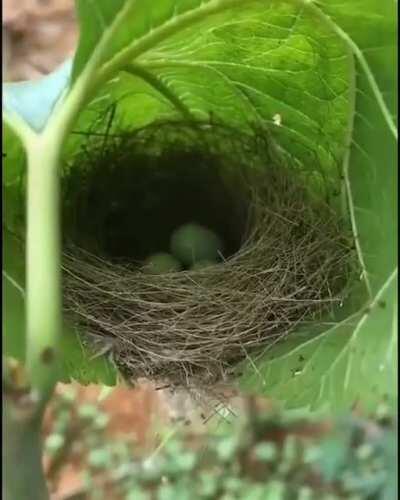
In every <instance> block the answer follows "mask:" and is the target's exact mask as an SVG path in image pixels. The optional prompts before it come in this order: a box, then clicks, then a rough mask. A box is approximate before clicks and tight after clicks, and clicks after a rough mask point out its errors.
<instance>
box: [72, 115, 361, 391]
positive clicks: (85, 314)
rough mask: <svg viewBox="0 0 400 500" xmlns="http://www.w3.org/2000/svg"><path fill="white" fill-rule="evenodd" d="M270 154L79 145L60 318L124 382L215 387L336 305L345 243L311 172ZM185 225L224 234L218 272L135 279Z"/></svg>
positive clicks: (210, 131)
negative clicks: (111, 365)
mask: <svg viewBox="0 0 400 500" xmlns="http://www.w3.org/2000/svg"><path fill="white" fill-rule="evenodd" d="M270 149H271V146H270V144H269V141H268V140H267V138H266V136H265V135H260V134H253V135H248V136H246V135H245V134H243V133H241V134H237V133H236V132H234V131H232V130H229V129H227V128H225V127H220V126H216V125H208V126H199V125H194V124H188V123H180V124H178V123H163V124H154V125H151V126H149V127H146V128H143V129H141V130H137V131H135V132H130V133H126V134H118V135H112V134H109V136H108V137H107V141H106V143H105V140H104V137H103V138H101V139H99V138H96V137H93V138H89V142H88V143H87V144H86V146H85V149H84V150H82V151H81V152H80V153H79V154H78V155H77V156H76V157H75V158H74V161H73V163H72V164H71V165H69V166H68V168H66V170H65V175H64V179H63V190H64V199H65V203H64V227H65V242H64V244H65V250H64V262H63V272H64V309H65V314H66V317H67V318H68V320H69V322H70V323H72V324H73V325H74V326H76V327H77V329H78V330H79V332H81V335H82V338H83V340H84V342H85V344H87V345H89V346H90V348H91V349H92V350H93V352H94V353H103V352H109V353H110V354H112V357H113V360H114V362H115V364H116V366H117V367H118V368H119V370H120V372H121V373H122V374H123V375H124V376H125V377H126V378H128V379H129V380H131V381H132V382H134V381H135V380H137V379H139V378H143V377H145V378H148V379H151V380H153V381H157V382H162V383H168V384H171V385H172V386H175V387H187V388H189V387H196V388H199V389H205V388H207V387H212V386H214V385H215V384H217V383H218V382H221V381H226V380H229V379H230V378H231V375H232V374H233V373H234V371H235V367H237V365H238V363H240V362H241V361H243V360H244V359H246V358H247V357H249V356H255V355H258V354H260V353H262V352H264V351H265V350H266V349H268V348H269V347H270V346H271V345H273V344H275V343H276V342H279V341H281V340H282V339H284V338H286V337H287V336H288V335H289V334H291V333H292V332H295V330H296V329H297V328H298V327H299V326H300V325H304V324H305V323H318V322H323V321H324V319H326V317H327V314H328V313H329V312H330V311H331V310H332V308H333V307H334V306H335V305H337V303H338V302H340V301H342V300H343V297H344V294H345V290H346V287H347V284H348V278H349V273H350V260H351V259H350V254H351V251H350V249H349V247H350V238H349V235H348V234H346V233H345V232H344V230H343V227H342V223H341V221H340V219H339V217H338V215H337V214H336V212H335V211H334V210H333V209H331V208H330V206H329V204H328V203H327V202H326V201H322V198H321V197H318V196H314V195H313V191H312V189H311V188H312V186H313V180H312V179H315V174H318V172H317V169H315V171H314V172H313V173H312V175H311V176H310V177H309V179H307V177H306V176H303V175H300V174H299V173H298V172H296V171H295V170H291V169H290V167H289V166H287V165H286V166H283V165H282V164H277V163H276V160H274V159H272V157H271V154H270ZM306 186H307V187H306ZM310 186H311V188H310ZM189 221H195V222H198V223H200V224H203V225H206V226H207V227H210V228H212V229H213V230H215V231H216V232H218V233H219V234H220V235H221V237H222V238H223V239H224V241H225V248H226V251H225V254H224V255H223V256H221V262H220V263H218V264H215V265H212V266H210V267H206V268H204V269H200V270H192V271H189V270H184V271H180V272H173V273H166V274H160V275H152V274H149V273H145V272H143V270H142V268H141V264H140V263H141V261H142V260H143V259H144V258H145V257H146V256H147V255H148V254H150V253H152V252H155V251H165V250H168V242H169V237H170V234H171V232H172V231H173V229H174V228H176V227H177V226H179V225H180V224H182V223H185V222H189Z"/></svg>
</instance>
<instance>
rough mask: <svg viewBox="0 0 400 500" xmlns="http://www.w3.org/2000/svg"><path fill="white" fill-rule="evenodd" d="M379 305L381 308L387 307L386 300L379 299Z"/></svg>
mask: <svg viewBox="0 0 400 500" xmlns="http://www.w3.org/2000/svg"><path fill="white" fill-rule="evenodd" d="M378 306H379V307H380V308H381V309H385V307H386V302H385V301H384V300H379V301H378Z"/></svg>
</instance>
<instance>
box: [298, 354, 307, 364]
mask: <svg viewBox="0 0 400 500" xmlns="http://www.w3.org/2000/svg"><path fill="white" fill-rule="evenodd" d="M305 359H306V358H305V357H304V356H302V355H301V354H300V356H299V362H300V363H301V362H303V361H305Z"/></svg>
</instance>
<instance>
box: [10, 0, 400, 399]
mask: <svg viewBox="0 0 400 500" xmlns="http://www.w3.org/2000/svg"><path fill="white" fill-rule="evenodd" d="M77 7H78V16H79V22H80V27H81V37H80V43H79V47H78V51H77V54H76V57H75V59H74V63H73V70H72V80H71V81H72V84H71V89H70V95H72V96H74V92H75V94H77V95H78V97H79V96H80V94H79V93H81V94H82V96H83V97H84V98H85V99H83V98H82V99H81V100H80V101H79V99H78V101H79V102H80V103H81V104H82V103H84V102H88V101H90V99H91V98H93V97H94V95H95V93H96V97H95V100H94V101H93V102H92V104H90V106H88V107H87V108H86V109H85V110H83V112H82V113H81V115H80V118H79V121H78V123H77V127H79V128H83V129H84V128H85V127H86V126H87V124H88V123H90V120H91V119H92V118H91V117H92V116H93V110H96V111H97V110H98V109H99V108H101V107H102V106H106V105H108V104H109V103H112V102H114V101H116V100H117V101H118V102H119V125H120V126H121V124H122V125H123V126H126V127H129V128H131V127H134V126H141V125H143V124H146V123H150V122H151V121H153V120H155V119H159V118H161V117H177V116H179V115H180V114H182V113H184V114H190V115H193V116H195V117H196V118H198V119H206V120H208V119H209V117H210V116H212V117H216V118H217V119H219V120H222V121H225V122H227V123H230V124H233V125H236V126H238V127H242V128H244V129H245V128H247V127H248V126H249V125H250V124H251V123H254V122H259V123H262V124H263V125H264V126H265V125H267V126H269V127H270V130H271V134H272V137H273V139H274V141H275V143H276V144H277V145H278V146H279V147H280V148H281V149H282V150H286V151H287V152H288V153H289V154H290V155H291V156H292V157H293V158H294V159H295V160H297V162H298V163H299V164H300V165H302V166H303V168H315V166H316V165H318V168H319V169H320V172H321V173H322V174H323V175H324V176H325V177H326V178H330V179H331V180H332V182H334V183H339V182H341V181H340V177H341V176H343V182H342V187H343V189H344V190H345V193H346V194H347V197H348V200H349V207H350V219H351V223H352V225H353V230H354V233H355V235H357V240H356V241H357V249H358V255H359V260H360V266H361V268H362V269H363V275H362V280H361V286H360V288H357V291H356V292H355V294H356V295H357V296H358V300H352V301H350V302H349V304H348V305H347V304H346V305H345V307H344V308H343V310H342V311H341V314H338V318H340V320H338V324H337V325H336V326H335V325H333V326H331V327H329V329H328V330H327V331H325V332H322V333H320V334H319V335H318V336H315V335H313V334H312V332H311V331H308V332H305V333H304V334H303V333H302V334H299V335H296V336H295V337H293V338H292V339H290V340H289V341H288V342H286V343H284V344H282V345H281V346H277V347H276V348H274V349H271V351H269V352H267V353H266V354H265V355H264V356H263V358H262V359H258V360H254V361H252V362H249V363H247V368H246V370H245V371H246V373H245V375H244V377H243V385H244V386H245V387H248V388H249V389H250V390H257V391H262V392H265V393H266V394H269V395H273V396H276V397H278V398H281V399H283V400H285V401H287V402H289V404H290V405H291V406H307V405H310V406H315V407H316V406H321V405H324V404H325V403H327V402H330V403H331V404H332V405H334V406H335V407H337V408H342V407H343V406H348V405H350V404H352V403H353V402H354V401H355V399H358V398H361V399H363V400H365V401H366V402H374V401H376V400H377V398H379V397H381V396H382V395H383V394H384V393H385V394H386V393H390V392H391V393H392V394H394V393H395V390H394V389H393V388H392V390H390V389H391V388H390V385H391V384H393V383H394V382H393V374H394V371H393V369H392V365H393V363H394V352H395V350H394V348H393V346H394V343H395V342H396V334H397V332H396V331H395V322H394V321H393V317H394V304H395V300H396V297H395V283H396V279H397V275H396V272H395V265H396V262H395V261H396V253H397V250H396V245H395V232H396V231H395V230H396V228H395V227H394V218H395V203H396V196H397V193H396V191H395V189H396V186H397V182H396V169H395V137H394V132H395V130H396V127H395V125H394V121H393V116H394V108H395V99H394V89H395V80H396V74H397V73H396V71H397V69H396V66H395V63H394V60H393V55H394V53H395V52H394V44H395V31H396V30H395V5H394V3H393V4H392V3H388V2H387V3H385V2H381V1H379V2H378V1H375V0H367V1H362V2H361V1H358V0H357V1H348V2H346V3H343V2H340V3H339V2H338V1H333V0H326V1H325V2H323V3H313V2H306V1H291V0H288V1H280V0H275V1H270V2H267V3H266V2H265V1H261V0H240V1H239V0H205V1H204V0H203V1H200V0H165V1H153V2H148V1H147V0H136V1H135V0H118V1H115V2H109V1H108V0H98V1H97V2H96V3H94V2H88V1H85V0H78V2H77ZM121 70H122V72H121ZM117 71H119V73H118V77H117V78H115V77H116V76H117ZM109 79H111V81H109V82H107V80H109ZM66 99H67V100H68V95H67V97H66ZM74 102H77V101H76V100H74ZM61 105H62V104H61ZM43 111H44V110H43V109H42V115H44V114H43ZM48 112H50V106H49V107H48ZM276 115H279V117H280V120H279V121H278V122H276V120H275V117H276ZM42 122H43V119H42ZM79 140H80V139H76V137H75V138H74V139H72V140H70V141H69V142H68V145H67V149H66V153H68V154H73V152H74V150H75V149H76V148H77V147H78V144H79ZM9 141H10V145H11V143H12V142H13V140H12V139H9ZM6 148H7V145H6ZM338 167H339V168H338ZM9 172H10V171H9ZM13 172H17V169H14V170H13ZM15 175H17V174H15ZM7 178H8V180H9V182H11V183H12V182H13V174H12V173H9V174H8V177H7ZM14 199H15V198H12V196H11V198H10V200H11V201H9V202H8V205H7V210H6V212H7V213H10V214H11V213H12V212H13V210H12V206H13V204H16V203H17V201H13V200H14ZM7 213H6V215H7ZM10 286H12V285H11V282H10ZM14 293H16V292H15V290H14ZM364 294H365V297H367V299H366V301H365V302H368V303H370V306H369V310H368V312H367V310H366V309H365V306H363V308H362V310H361V311H359V310H358V307H359V306H357V308H354V307H355V306H352V304H359V303H360V300H361V299H362V298H363V296H364ZM356 298H357V297H356ZM383 304H384V306H383ZM21 314H22V313H21ZM9 321H12V318H11V313H10V315H9ZM68 339H69V340H70V339H71V337H68ZM79 352H80V351H79ZM66 357H67V358H68V363H69V365H70V368H71V369H72V372H74V371H75V375H76V373H77V370H79V363H80V364H81V365H82V362H85V363H86V359H84V358H75V361H74V357H73V356H72V357H71V356H69V354H68V352H66ZM299 360H302V363H300V365H299ZM71 363H72V364H71ZM303 365H304V366H303ZM89 366H90V365H89ZM88 370H89V371H88V373H86V374H85V378H86V379H90V377H91V372H90V368H88ZM370 371H372V372H373V373H374V380H375V378H376V383H375V384H368V383H367V382H368V376H370ZM98 373H99V372H97V374H98ZM97 374H96V376H94V375H93V377H94V378H96V377H97ZM373 386H376V387H373ZM387 389H388V390H387Z"/></svg>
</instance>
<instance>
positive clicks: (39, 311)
mask: <svg viewBox="0 0 400 500" xmlns="http://www.w3.org/2000/svg"><path fill="white" fill-rule="evenodd" d="M60 149H61V145H60V141H59V140H57V139H56V136H55V135H54V134H51V133H48V134H44V135H41V136H36V137H35V139H34V140H32V141H31V142H30V143H29V144H28V148H27V151H28V187H27V191H28V192H27V239H26V291H27V293H26V313H27V316H26V318H27V370H28V374H29V377H30V383H31V387H32V389H33V390H36V391H38V397H39V399H40V400H46V399H48V398H49V397H50V394H51V392H52V389H53V386H54V384H55V380H56V375H57V373H56V367H57V361H58V342H59V337H60V333H61V329H62V320H61V316H62V315H61V302H62V300H61V270H60V266H61V241H60V234H61V231H60V206H59V204H60V201H59V198H60V196H59V191H60V186H59V169H58V167H59V165H58V164H59V158H60Z"/></svg>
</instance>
